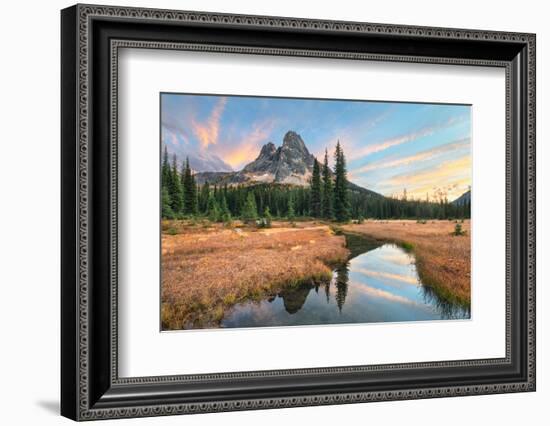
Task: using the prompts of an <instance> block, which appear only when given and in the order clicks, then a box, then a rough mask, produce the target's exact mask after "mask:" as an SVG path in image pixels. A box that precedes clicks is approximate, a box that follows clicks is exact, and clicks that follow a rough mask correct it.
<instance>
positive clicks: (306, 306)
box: [221, 236, 470, 327]
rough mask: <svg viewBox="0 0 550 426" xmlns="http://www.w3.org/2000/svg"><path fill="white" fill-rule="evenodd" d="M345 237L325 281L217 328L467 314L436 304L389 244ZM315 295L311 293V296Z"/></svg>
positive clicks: (407, 258) (247, 306) (248, 307)
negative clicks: (341, 256) (342, 259)
mask: <svg viewBox="0 0 550 426" xmlns="http://www.w3.org/2000/svg"><path fill="white" fill-rule="evenodd" d="M346 237H347V241H348V247H349V248H350V250H351V256H350V258H349V259H348V261H347V262H346V263H344V264H341V265H338V266H337V267H336V268H335V269H334V271H333V277H332V279H331V280H330V281H326V282H316V283H313V282H312V283H305V284H302V285H300V286H296V287H288V288H285V289H284V290H283V291H281V292H279V293H278V294H275V295H272V296H271V297H269V298H267V299H265V300H262V301H259V302H257V301H256V302H245V303H240V304H238V305H236V306H234V307H233V308H232V309H231V310H230V311H229V312H228V313H226V315H225V317H224V319H223V320H222V323H221V326H222V327H260V326H284V325H311V324H342V323H368V322H390V321H391V322H395V321H422V320H438V319H464V318H469V317H470V311H469V309H463V308H461V307H460V306H456V305H452V304H450V303H448V302H445V301H444V300H442V299H440V298H439V297H438V296H437V295H436V294H435V293H434V292H433V290H431V289H430V288H429V287H426V286H424V285H422V283H421V282H420V280H419V278H418V273H417V271H416V265H415V262H414V257H413V256H412V255H411V254H409V253H407V252H405V251H404V250H403V249H401V248H400V247H397V246H396V245H393V244H383V245H381V244H380V243H376V242H372V241H369V240H364V239H362V238H357V237H354V236H353V237H352V238H351V240H350V237H349V236H346ZM312 290H314V291H312Z"/></svg>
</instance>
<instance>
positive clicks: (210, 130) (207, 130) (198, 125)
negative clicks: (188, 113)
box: [191, 96, 227, 149]
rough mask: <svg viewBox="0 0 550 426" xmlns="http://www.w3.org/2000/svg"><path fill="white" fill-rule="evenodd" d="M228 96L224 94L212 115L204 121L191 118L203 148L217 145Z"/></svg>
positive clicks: (213, 109) (194, 132)
mask: <svg viewBox="0 0 550 426" xmlns="http://www.w3.org/2000/svg"><path fill="white" fill-rule="evenodd" d="M226 103H227V98H226V97H225V96H222V97H220V98H219V99H218V101H217V102H216V104H215V105H214V108H212V111H211V112H210V115H209V116H208V118H207V119H206V121H204V122H199V121H197V120H196V119H195V118H193V119H192V120H191V130H192V131H193V134H194V135H195V137H196V138H197V139H198V141H199V143H200V145H201V147H202V148H203V149H206V148H208V146H209V145H216V144H217V143H218V137H219V133H220V120H221V117H222V114H223V111H224V109H225V104H226Z"/></svg>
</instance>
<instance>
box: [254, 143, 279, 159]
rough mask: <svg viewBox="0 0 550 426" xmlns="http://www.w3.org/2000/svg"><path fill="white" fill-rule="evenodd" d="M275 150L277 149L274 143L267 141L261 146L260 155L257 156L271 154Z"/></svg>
mask: <svg viewBox="0 0 550 426" xmlns="http://www.w3.org/2000/svg"><path fill="white" fill-rule="evenodd" d="M275 151H277V148H276V147H275V144H274V143H273V142H268V143H266V144H265V145H264V146H262V149H261V151H260V155H259V156H258V158H260V157H262V156H269V155H273V154H274V153H275Z"/></svg>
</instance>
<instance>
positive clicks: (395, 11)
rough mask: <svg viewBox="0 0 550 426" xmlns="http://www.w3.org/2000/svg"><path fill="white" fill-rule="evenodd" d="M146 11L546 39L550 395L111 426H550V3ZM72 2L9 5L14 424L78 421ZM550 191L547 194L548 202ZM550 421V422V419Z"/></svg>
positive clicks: (544, 250) (6, 369) (347, 3)
mask: <svg viewBox="0 0 550 426" xmlns="http://www.w3.org/2000/svg"><path fill="white" fill-rule="evenodd" d="M102 3H103V4H118V5H120V4H123V5H129V6H130V5H131V6H143V7H162V8H173V9H188V10H205V11H219V12H232V13H248V14H266V15H280V16H297V17H311V18H325V19H339V20H356V21H369V22H381V23H399V24H412V25H431V26H444V27H462V28H477V29H493V30H504V31H526V32H535V33H537V55H538V57H537V67H538V70H537V78H538V82H537V96H538V101H537V107H538V108H537V109H538V114H537V115H538V125H537V132H538V138H537V139H538V150H537V163H538V180H537V181H538V191H537V192H538V211H537V215H538V231H537V240H538V255H537V258H538V291H537V293H538V297H537V299H538V309H537V315H538V333H537V334H538V345H537V352H538V373H537V378H538V390H537V392H536V393H530V394H509V395H492V396H481V397H463V398H452V399H436V400H421V401H402V402H386V403H375V404H361V405H346V406H328V407H317V408H293V409H285V410H270V411H256V412H240V413H224V414H208V415H200V416H187V417H183V418H182V417H169V418H155V419H150V418H149V419H134V420H119V421H117V422H119V423H114V422H112V421H108V422H105V423H102V424H111V423H113V424H133V425H139V424H158V425H163V424H164V425H168V424H182V423H185V424H187V425H217V424H227V425H232V424H239V425H256V424H263V425H266V426H267V425H271V424H273V425H281V424H299V423H306V422H307V423H310V424H315V425H330V424H335V423H336V424H337V423H344V422H350V423H351V422H353V423H367V422H368V423H370V424H388V425H391V424H397V423H398V422H402V423H406V424H407V425H416V424H418V425H423V426H427V425H432V424H434V425H435V424H437V425H442V424H443V425H446V426H447V425H449V426H450V425H461V426H464V425H465V424H466V425H467V424H478V423H479V422H480V421H483V422H490V423H491V424H495V425H497V424H498V425H515V424H521V423H524V422H525V421H531V422H532V424H546V422H547V421H548V407H547V406H548V401H550V368H549V367H548V363H550V356H549V355H550V354H549V350H548V349H549V348H548V342H549V341H550V337H548V336H549V334H550V316H549V314H548V313H547V312H548V308H549V307H550V298H549V291H548V289H547V288H546V284H547V283H548V279H549V274H550V268H549V262H548V259H549V258H550V251H549V249H548V244H547V243H546V241H545V239H546V238H549V237H550V234H549V226H548V222H547V221H545V218H548V217H550V211H549V207H550V203H549V200H548V198H549V197H548V190H546V191H545V189H544V188H545V186H549V185H550V171H549V168H548V167H545V162H546V161H548V160H549V159H550V158H549V154H550V152H549V148H548V145H547V144H546V143H545V142H546V140H547V139H548V137H549V126H548V124H547V120H545V117H548V116H549V115H550V105H549V101H550V96H549V93H548V79H549V78H550V77H549V76H550V63H549V61H550V50H549V44H550V27H549V26H548V24H547V17H548V12H547V11H545V10H544V4H545V2H543V1H540V0H539V1H537V0H524V1H522V2H518V1H507V0H506V1H505V0H500V1H486V2H482V1H479V0H477V1H471V0H462V1H460V2H452V3H451V2H443V1H428V0H415V1H407V0H402V1H386V2H370V3H367V2H359V1H357V0H355V1H353V0H338V1H324V0H323V1H320V0H318V1H302V2H298V1H296V0H294V1H293V0H277V1H274V0H269V1H262V2H260V1H252V0H231V1H230V2H229V1H223V0H202V1H200V0H189V1H183V0H180V1H177V0H161V1H152V0H149V1H143V0H132V1H125V0H120V1H114V2H112V1H108V0H105V1H103V2H102ZM69 5H71V3H70V2H67V1H61V0H55V1H48V2H38V1H20V2H16V1H13V0H12V1H11V2H9V3H8V2H5V3H4V4H3V5H2V18H3V19H2V23H1V25H0V31H1V38H0V40H1V46H2V47H1V50H0V55H1V56H0V57H1V65H0V106H1V111H0V117H2V120H1V121H0V123H1V124H0V134H1V137H0V188H1V194H2V199H3V203H2V205H1V207H0V255H1V257H0V259H1V261H0V292H1V294H0V327H1V329H2V332H1V340H0V342H1V343H0V348H1V350H0V401H1V402H0V406H1V407H2V408H1V410H0V419H1V423H2V424H5V425H15V424H29V425H33V424H40V425H50V424H52V425H53V424H68V423H69V421H68V420H66V419H64V418H61V417H59V416H58V404H59V396H58V395H59V264H60V260H59V228H60V224H59V78H60V77H59V62H60V58H59V32H60V30H59V9H61V8H64V7H66V6H69ZM545 192H546V194H545ZM545 417H546V418H545Z"/></svg>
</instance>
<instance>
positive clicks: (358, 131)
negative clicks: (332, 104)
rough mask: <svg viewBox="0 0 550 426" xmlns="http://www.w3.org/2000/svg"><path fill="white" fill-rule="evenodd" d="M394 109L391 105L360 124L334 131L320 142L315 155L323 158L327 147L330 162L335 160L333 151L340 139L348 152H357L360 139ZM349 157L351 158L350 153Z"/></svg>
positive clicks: (319, 158)
mask: <svg viewBox="0 0 550 426" xmlns="http://www.w3.org/2000/svg"><path fill="white" fill-rule="evenodd" d="M393 110H394V109H393V108H391V107H390V108H388V109H387V110H385V111H383V112H381V113H379V114H377V115H375V116H372V117H369V119H367V120H365V121H362V122H361V124H359V125H357V124H356V123H354V124H353V125H351V126H347V127H344V128H339V129H336V130H335V131H333V132H332V135H331V136H330V137H329V138H328V139H326V140H325V141H323V142H321V143H319V144H318V148H317V150H316V151H315V152H314V155H315V156H316V157H317V159H318V160H321V159H322V158H324V156H325V149H327V150H328V152H329V162H331V161H332V160H333V159H332V153H333V152H334V149H335V148H336V142H337V141H340V144H341V145H342V147H343V149H344V151H345V152H346V153H352V152H355V151H356V150H357V149H359V147H360V141H361V140H364V138H365V136H366V135H368V134H369V132H370V131H372V130H373V129H375V128H376V126H378V125H379V124H380V123H381V122H383V121H384V120H386V119H387V118H388V117H389V116H391V114H392V111H393ZM348 158H350V159H351V157H349V155H348Z"/></svg>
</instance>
